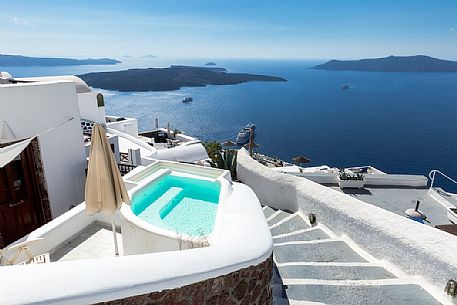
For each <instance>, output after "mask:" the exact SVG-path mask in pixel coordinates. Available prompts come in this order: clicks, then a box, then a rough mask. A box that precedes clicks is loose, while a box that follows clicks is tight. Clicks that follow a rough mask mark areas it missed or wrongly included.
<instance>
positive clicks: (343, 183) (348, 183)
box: [337, 177, 365, 189]
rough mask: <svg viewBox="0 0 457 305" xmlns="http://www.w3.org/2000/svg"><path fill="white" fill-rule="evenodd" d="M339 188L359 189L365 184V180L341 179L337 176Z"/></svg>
mask: <svg viewBox="0 0 457 305" xmlns="http://www.w3.org/2000/svg"><path fill="white" fill-rule="evenodd" d="M337 180H338V185H339V186H340V188H353V189H361V188H362V187H363V186H364V185H365V180H341V179H340V177H337Z"/></svg>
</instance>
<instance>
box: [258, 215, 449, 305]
mask: <svg viewBox="0 0 457 305" xmlns="http://www.w3.org/2000/svg"><path fill="white" fill-rule="evenodd" d="M263 210H264V214H265V217H266V219H267V222H268V224H269V226H270V230H271V234H272V236H273V243H274V251H273V258H274V262H275V264H274V281H273V301H274V304H275V305H287V304H289V305H302V304H306V305H311V304H313V305H326V304H327V305H362V304H364V305H365V304H370V305H439V304H441V303H439V302H438V301H437V300H435V299H434V298H433V297H432V296H431V295H430V294H429V293H428V292H426V291H425V290H424V289H423V288H422V287H421V286H419V285H417V284H416V283H415V282H414V281H413V280H412V279H409V278H398V277H396V276H395V275H393V274H392V273H390V272H389V271H388V270H386V269H385V268H384V267H383V266H381V265H379V264H378V263H377V262H372V261H369V260H370V258H366V255H362V254H360V253H358V252H357V251H356V250H354V249H353V248H351V247H350V246H349V245H348V244H347V243H346V242H344V241H342V240H340V239H338V238H334V237H332V236H333V234H332V232H331V231H329V230H328V229H327V228H325V227H324V226H323V225H320V224H319V225H317V226H315V227H311V226H310V225H309V224H308V223H307V222H306V221H305V220H304V219H303V218H302V217H301V216H300V215H298V214H296V213H295V214H293V213H291V212H288V211H277V210H274V209H272V208H270V207H267V206H265V207H264V208H263ZM326 232H327V233H326ZM331 235H332V236H331Z"/></svg>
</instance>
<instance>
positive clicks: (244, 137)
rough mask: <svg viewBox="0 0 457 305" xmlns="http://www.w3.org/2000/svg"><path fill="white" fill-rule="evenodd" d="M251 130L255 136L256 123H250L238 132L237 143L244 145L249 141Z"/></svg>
mask: <svg viewBox="0 0 457 305" xmlns="http://www.w3.org/2000/svg"><path fill="white" fill-rule="evenodd" d="M251 131H252V133H253V134H252V135H253V136H254V133H255V124H252V123H249V124H247V125H246V126H245V127H243V129H241V131H240V132H239V133H238V135H237V137H236V144H238V145H243V144H246V143H248V142H249V139H250V138H251Z"/></svg>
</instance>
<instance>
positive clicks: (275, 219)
mask: <svg viewBox="0 0 457 305" xmlns="http://www.w3.org/2000/svg"><path fill="white" fill-rule="evenodd" d="M292 214H293V213H289V212H285V211H279V213H278V214H277V215H276V216H274V217H273V218H271V219H270V220H268V221H267V222H268V225H269V226H271V225H274V224H275V223H278V222H280V221H281V220H283V219H284V218H286V217H288V216H290V215H292Z"/></svg>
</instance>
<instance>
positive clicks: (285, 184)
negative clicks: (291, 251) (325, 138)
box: [238, 149, 457, 291]
mask: <svg viewBox="0 0 457 305" xmlns="http://www.w3.org/2000/svg"><path fill="white" fill-rule="evenodd" d="M238 176H239V178H240V179H241V180H242V181H243V182H244V183H246V184H247V185H249V186H250V187H251V188H252V189H253V190H254V191H255V193H256V194H257V195H258V197H259V199H260V201H261V202H262V203H263V204H267V205H271V206H272V207H275V208H278V209H290V210H292V211H296V210H299V211H300V212H302V213H303V214H304V215H307V214H308V213H314V214H316V216H317V220H318V221H319V222H322V223H323V224H325V225H327V226H329V227H330V228H331V229H332V230H333V231H335V232H336V233H338V234H341V235H346V236H348V237H349V238H350V239H352V240H353V241H354V242H356V243H357V244H358V245H359V246H360V247H362V248H364V249H365V250H366V251H368V252H369V253H371V254H372V255H373V256H375V257H377V258H378V259H381V260H382V259H385V260H387V261H389V262H390V263H392V264H394V265H396V266H398V267H399V268H401V269H402V270H403V271H405V272H407V273H408V274H410V275H416V276H421V277H422V278H424V279H426V280H427V281H428V283H429V284H430V283H431V284H433V285H436V286H437V287H438V288H439V290H441V291H442V289H444V287H445V285H446V282H447V281H448V280H449V279H452V278H453V279H456V277H457V257H456V253H457V237H456V236H453V235H450V234H448V233H445V232H441V231H439V230H437V229H434V228H432V227H429V226H426V225H422V224H419V223H417V222H414V221H411V220H408V219H407V218H405V217H401V216H399V215H396V214H394V213H391V212H389V211H386V210H384V209H381V208H378V207H375V206H373V205H370V204H367V203H364V202H362V201H360V200H357V199H355V198H352V197H350V196H347V195H345V194H342V193H340V192H338V191H335V190H332V189H330V188H327V187H324V186H322V185H319V184H317V183H314V182H312V181H309V180H307V179H304V178H298V177H294V176H290V175H286V174H281V173H277V172H275V171H273V170H270V169H268V168H267V167H265V166H263V165H261V164H260V163H258V162H257V161H255V160H253V159H252V158H251V157H250V156H249V154H248V153H247V152H246V150H244V149H241V150H240V151H239V153H238Z"/></svg>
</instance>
